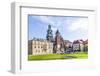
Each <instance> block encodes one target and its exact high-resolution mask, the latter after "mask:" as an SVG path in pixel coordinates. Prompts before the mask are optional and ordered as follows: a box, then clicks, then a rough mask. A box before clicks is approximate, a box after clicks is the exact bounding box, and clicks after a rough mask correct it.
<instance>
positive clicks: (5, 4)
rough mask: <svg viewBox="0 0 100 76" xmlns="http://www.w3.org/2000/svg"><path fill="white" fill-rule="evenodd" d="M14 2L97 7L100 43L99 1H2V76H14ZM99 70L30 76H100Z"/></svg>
mask: <svg viewBox="0 0 100 76" xmlns="http://www.w3.org/2000/svg"><path fill="white" fill-rule="evenodd" d="M13 1H17V2H19V1H20V2H29V3H31V2H33V3H35V4H37V5H39V4H46V5H47V4H48V6H49V4H51V5H56V6H58V7H64V6H66V5H72V6H73V5H76V6H92V7H94V6H95V7H97V9H98V11H97V16H96V17H97V21H98V22H97V24H98V26H96V27H97V29H96V32H97V34H98V35H97V36H98V37H97V39H96V40H97V42H100V36H99V34H100V33H99V32H100V30H99V29H100V22H99V20H100V1H99V0H1V1H0V10H1V11H0V35H1V36H0V76H2V75H3V76H13V74H11V73H9V72H8V71H9V69H10V55H11V54H10V53H11V51H10V49H11V48H10V47H11V40H10V38H11V37H10V36H11V12H10V10H11V8H10V3H11V2H13ZM96 45H97V50H95V51H96V53H97V52H98V53H97V54H94V55H96V56H97V64H96V65H97V68H98V67H100V66H99V64H100V59H99V58H100V55H99V54H100V49H99V47H100V46H99V45H100V44H98V43H96ZM99 71H100V69H99ZM98 73H99V72H98V70H97V69H95V68H94V67H93V68H91V69H85V68H82V69H80V68H78V69H73V70H70V69H69V71H66V70H65V71H62V72H52V73H40V74H30V76H31V75H32V76H33V75H35V76H76V75H77V76H80V75H81V76H88V75H89V76H99V75H98ZM24 75H25V76H28V74H24Z"/></svg>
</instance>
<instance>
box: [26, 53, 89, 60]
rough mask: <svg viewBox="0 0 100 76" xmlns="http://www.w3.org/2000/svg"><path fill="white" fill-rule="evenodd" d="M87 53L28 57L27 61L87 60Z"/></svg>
mask: <svg viewBox="0 0 100 76" xmlns="http://www.w3.org/2000/svg"><path fill="white" fill-rule="evenodd" d="M87 58H88V54H87V53H74V54H46V55H28V60H29V61H32V60H58V59H87Z"/></svg>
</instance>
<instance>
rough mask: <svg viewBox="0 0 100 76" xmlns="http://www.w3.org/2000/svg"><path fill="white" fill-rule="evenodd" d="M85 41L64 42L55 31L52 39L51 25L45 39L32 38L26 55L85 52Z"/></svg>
mask: <svg viewBox="0 0 100 76" xmlns="http://www.w3.org/2000/svg"><path fill="white" fill-rule="evenodd" d="M87 47H88V46H87V41H82V40H76V41H74V42H73V43H72V42H70V41H69V40H64V39H63V37H62V36H61V34H60V32H59V30H57V31H56V33H55V37H53V31H52V29H51V25H48V29H47V35H46V39H38V38H33V39H32V40H29V41H28V54H29V55H41V54H53V53H56V54H64V53H70V52H80V51H86V52H87Z"/></svg>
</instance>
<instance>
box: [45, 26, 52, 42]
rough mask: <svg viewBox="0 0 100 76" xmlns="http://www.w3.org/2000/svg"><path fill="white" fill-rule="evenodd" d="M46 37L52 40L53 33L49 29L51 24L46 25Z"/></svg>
mask: <svg viewBox="0 0 100 76" xmlns="http://www.w3.org/2000/svg"><path fill="white" fill-rule="evenodd" d="M46 39H47V40H48V41H51V42H52V41H53V34H52V29H51V25H48V30H47V35H46Z"/></svg>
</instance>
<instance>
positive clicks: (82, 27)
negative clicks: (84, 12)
mask: <svg viewBox="0 0 100 76" xmlns="http://www.w3.org/2000/svg"><path fill="white" fill-rule="evenodd" d="M49 24H50V25H51V29H52V31H53V36H54V37H55V32H56V31H57V29H58V30H59V32H60V34H61V36H62V37H63V39H64V40H70V41H74V40H77V39H83V40H86V39H87V38H88V17H79V16H36V15H29V16H28V38H29V40H31V39H33V38H34V37H35V38H42V39H46V34H47V29H48V25H49Z"/></svg>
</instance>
